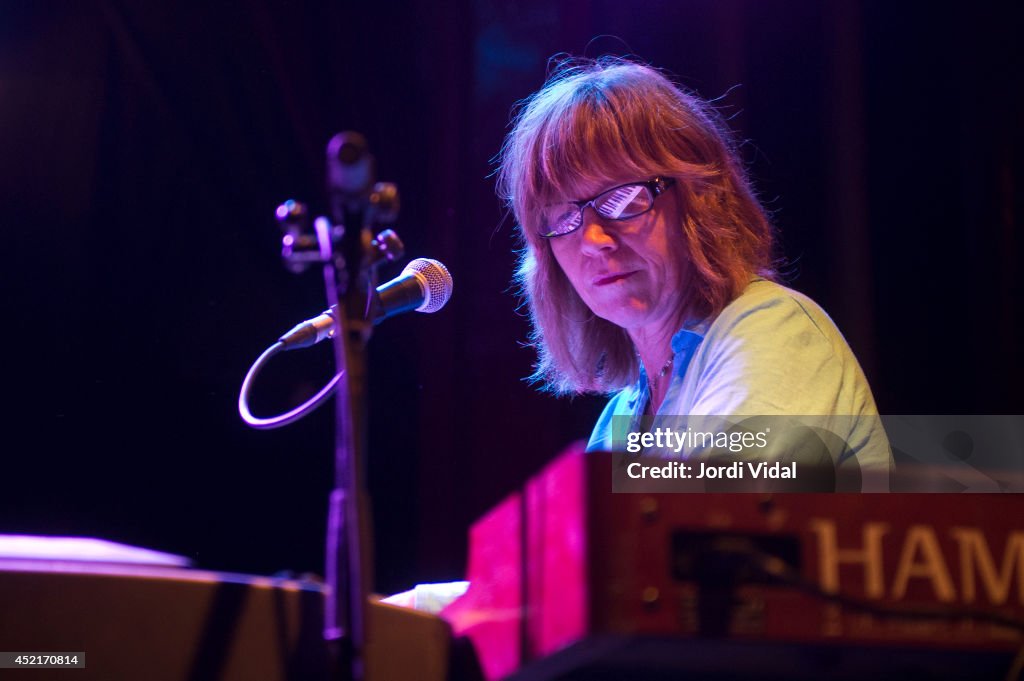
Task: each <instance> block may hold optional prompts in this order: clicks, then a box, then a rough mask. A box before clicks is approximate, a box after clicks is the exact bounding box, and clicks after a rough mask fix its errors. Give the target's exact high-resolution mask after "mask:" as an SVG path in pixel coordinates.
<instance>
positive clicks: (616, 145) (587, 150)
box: [523, 88, 663, 205]
mask: <svg viewBox="0 0 1024 681" xmlns="http://www.w3.org/2000/svg"><path fill="white" fill-rule="evenodd" d="M567 99H569V98H567ZM548 114H549V115H548V120H547V121H545V125H544V126H543V127H542V128H541V129H540V131H539V134H538V135H537V138H536V141H535V143H534V144H535V153H533V154H531V155H530V156H528V157H527V158H531V159H532V161H533V168H532V172H530V173H529V179H528V182H527V183H526V187H527V190H528V194H529V195H530V196H528V197H523V198H525V199H527V200H530V199H531V198H532V200H533V201H535V202H537V203H539V204H541V205H546V204H549V203H555V202H558V201H565V200H567V199H568V200H578V199H583V198H587V197H588V196H589V195H591V194H593V193H596V192H598V191H601V189H602V188H605V187H607V186H610V185H614V184H618V183H619V182H628V181H630V180H646V179H648V177H647V175H649V174H651V173H655V174H657V172H658V171H657V167H658V166H661V165H663V164H661V163H658V162H657V159H654V158H651V157H650V156H648V155H647V154H644V153H642V151H643V149H642V148H638V146H637V145H635V144H633V145H627V144H626V142H625V140H626V139H628V138H629V134H630V133H629V132H627V130H626V128H627V127H629V126H626V125H624V121H623V120H622V112H621V110H618V108H617V107H615V106H614V102H613V101H611V100H609V99H608V98H607V97H605V96H603V93H601V92H600V91H599V90H597V89H594V88H587V89H585V90H584V91H583V92H580V93H578V94H577V95H576V96H575V97H572V98H571V99H569V101H566V102H565V105H564V109H563V110H558V109H555V108H553V109H551V110H549V112H548Z"/></svg>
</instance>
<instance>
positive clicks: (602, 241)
mask: <svg viewBox="0 0 1024 681" xmlns="http://www.w3.org/2000/svg"><path fill="white" fill-rule="evenodd" d="M580 231H581V232H582V233H583V234H582V238H583V241H582V244H581V248H582V250H583V252H584V253H586V254H588V255H597V254H599V253H600V252H601V251H613V250H615V249H616V248H618V247H619V245H618V243H617V242H616V241H615V235H614V233H613V231H612V230H610V229H608V228H607V227H606V226H605V223H604V222H603V221H602V219H601V217H600V216H599V215H597V214H596V213H594V209H593V208H590V207H588V208H585V209H584V210H583V227H581V228H580Z"/></svg>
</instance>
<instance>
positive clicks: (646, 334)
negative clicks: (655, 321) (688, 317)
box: [629, 319, 682, 413]
mask: <svg viewBox="0 0 1024 681" xmlns="http://www.w3.org/2000/svg"><path fill="white" fill-rule="evenodd" d="M681 324H682V322H681V321H679V320H675V319H673V320H672V321H671V322H668V323H665V324H662V325H659V326H656V327H653V328H652V327H644V328H638V329H630V330H629V336H630V338H631V339H632V341H633V347H635V348H636V351H637V354H639V355H640V361H641V362H643V364H644V369H645V370H646V372H647V382H648V385H649V386H650V389H651V412H652V413H657V411H658V409H659V408H660V407H661V403H662V401H663V400H664V399H665V393H667V392H668V384H669V383H670V382H671V380H670V379H671V374H670V373H666V374H665V376H659V374H660V373H661V370H662V368H663V367H664V366H665V364H666V363H667V362H668V361H669V358H671V357H672V337H673V336H674V335H675V334H676V332H677V331H678V330H679V327H680V325H681Z"/></svg>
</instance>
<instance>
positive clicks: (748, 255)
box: [498, 58, 774, 394]
mask: <svg viewBox="0 0 1024 681" xmlns="http://www.w3.org/2000/svg"><path fill="white" fill-rule="evenodd" d="M623 176H633V177H635V178H636V179H637V180H648V179H650V178H652V177H656V176H657V177H672V178H675V179H676V184H675V186H674V187H673V188H671V189H670V190H669V191H674V192H677V196H678V198H679V199H680V203H679V205H680V206H681V207H682V212H683V218H682V220H681V224H680V225H679V236H680V238H681V239H683V242H684V244H685V246H686V248H685V251H686V253H687V257H688V266H687V268H686V271H688V272H689V280H688V281H687V282H686V284H685V286H684V287H683V288H682V291H685V292H686V297H685V299H684V298H682V293H681V294H680V296H681V299H680V306H681V310H683V311H684V312H685V314H686V316H687V318H689V319H694V320H696V319H703V318H708V317H711V316H714V315H717V314H718V313H719V312H721V310H722V309H723V308H724V307H725V306H726V305H728V304H729V303H730V302H731V301H732V300H733V299H734V298H735V297H736V296H737V295H739V293H740V292H741V291H742V290H743V288H744V287H745V286H746V285H747V283H748V282H749V281H750V279H751V278H752V277H754V276H761V277H765V278H773V277H774V271H773V269H772V245H773V230H772V226H771V223H770V222H769V220H768V217H767V215H766V214H765V211H764V209H763V208H762V207H761V204H760V203H759V202H758V200H757V198H756V197H755V196H754V192H753V190H752V189H751V186H750V183H749V181H748V180H747V177H746V173H745V172H744V170H743V166H742V164H741V162H740V160H739V158H738V156H737V154H736V152H735V150H734V149H733V147H732V144H731V142H730V136H729V132H728V130H727V129H726V127H725V125H724V123H723V122H722V120H721V118H720V116H719V115H718V113H717V112H716V111H715V110H714V109H713V108H712V107H711V106H710V105H708V104H707V103H705V102H704V101H702V100H701V99H699V98H698V97H696V96H694V95H692V94H690V93H688V92H686V91H685V90H684V89H682V88H681V87H678V86H676V85H674V84H673V83H672V82H671V81H670V80H668V79H667V78H666V77H665V76H664V75H662V74H661V73H659V72H658V71H657V70H655V69H653V68H651V67H650V66H646V65H643V64H639V63H635V62H632V61H627V60H623V59H620V58H615V59H609V58H603V59H599V60H574V61H572V62H567V63H564V64H562V66H561V67H560V68H559V69H558V70H557V71H556V72H555V73H554V74H553V75H552V76H551V77H550V78H549V79H548V81H547V82H546V83H545V85H544V87H543V88H541V90H540V91H538V92H537V93H535V94H534V95H532V96H531V97H530V98H528V99H527V100H525V101H524V102H523V103H522V105H521V108H520V110H519V113H518V115H517V116H516V117H515V119H514V124H513V128H512V131H511V132H510V133H509V135H508V137H507V138H506V139H505V144H504V146H503V147H502V151H501V155H500V165H499V169H498V193H499V195H500V196H501V198H502V199H503V200H504V201H506V202H507V204H508V205H509V206H510V207H511V208H512V210H513V212H514V214H515V217H516V220H517V222H518V224H519V238H520V245H521V247H522V249H521V251H520V259H519V267H518V271H517V274H516V279H517V282H518V284H519V285H520V290H521V292H522V293H523V294H524V296H525V299H526V303H527V305H528V308H529V312H530V319H531V322H532V324H533V331H532V332H531V335H530V343H531V345H532V346H533V347H534V348H535V349H536V350H537V354H538V358H537V363H536V364H535V366H534V369H535V371H534V374H533V375H532V376H531V378H532V379H534V380H535V381H539V382H542V383H543V384H544V387H545V388H546V389H548V390H551V391H553V392H555V393H560V394H565V393H584V392H610V391H614V390H618V389H621V388H623V387H626V386H627V385H630V384H632V383H633V382H635V381H636V380H637V376H638V371H639V361H638V359H637V356H636V352H635V350H634V348H633V344H632V341H631V340H630V339H629V336H628V335H627V334H626V331H625V330H624V329H622V328H620V327H618V326H616V325H615V324H613V323H611V322H609V321H606V320H604V319H601V318H599V317H597V316H595V315H594V314H592V313H591V311H590V310H589V309H588V308H587V306H586V304H585V303H584V302H583V300H582V299H581V298H580V296H579V295H578V294H577V293H576V291H575V290H574V289H573V286H572V284H571V283H570V282H569V279H568V278H567V277H566V276H565V273H564V272H562V269H561V267H559V265H558V263H557V262H556V261H555V258H554V255H553V253H552V251H551V247H550V244H549V243H548V241H547V239H544V238H543V237H541V236H540V235H539V232H540V229H541V227H542V220H543V210H542V209H543V207H544V206H545V205H547V204H550V203H552V202H554V201H561V200H564V199H565V197H576V196H579V193H578V192H579V189H580V188H581V187H584V186H587V185H589V186H594V185H596V184H600V183H602V182H608V181H609V180H611V179H613V178H621V177H623Z"/></svg>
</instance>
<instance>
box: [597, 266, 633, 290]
mask: <svg viewBox="0 0 1024 681" xmlns="http://www.w3.org/2000/svg"><path fill="white" fill-rule="evenodd" d="M634 274H636V271H635V270H633V271H629V272H606V273H604V274H599V275H597V276H596V277H594V278H593V279H591V282H590V283H592V284H593V285H594V286H608V285H609V284H614V283H615V282H617V281H621V280H623V279H625V278H626V277H631V276H633V275H634Z"/></svg>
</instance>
